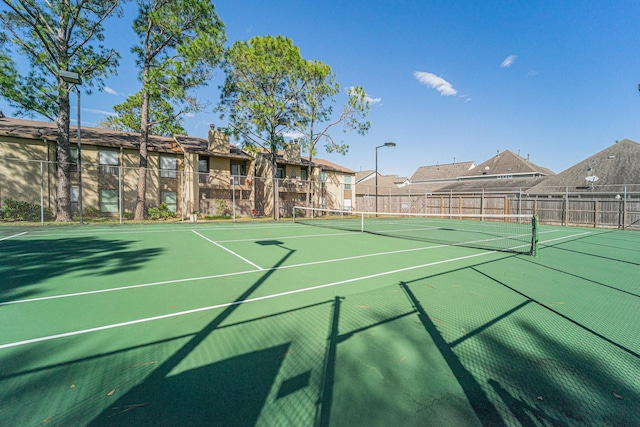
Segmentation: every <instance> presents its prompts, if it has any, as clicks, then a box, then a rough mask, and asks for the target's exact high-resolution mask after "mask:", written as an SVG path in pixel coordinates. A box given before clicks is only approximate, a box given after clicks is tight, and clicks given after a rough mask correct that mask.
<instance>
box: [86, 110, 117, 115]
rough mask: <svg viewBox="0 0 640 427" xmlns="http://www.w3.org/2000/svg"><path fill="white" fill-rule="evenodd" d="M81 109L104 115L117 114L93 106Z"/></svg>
mask: <svg viewBox="0 0 640 427" xmlns="http://www.w3.org/2000/svg"><path fill="white" fill-rule="evenodd" d="M82 111H86V112H87V113H95V114H104V115H105V116H116V115H117V114H116V113H114V112H113V111H105V110H96V109H95V108H83V109H82Z"/></svg>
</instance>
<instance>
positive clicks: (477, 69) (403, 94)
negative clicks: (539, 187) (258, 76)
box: [0, 0, 640, 176]
mask: <svg viewBox="0 0 640 427" xmlns="http://www.w3.org/2000/svg"><path fill="white" fill-rule="evenodd" d="M215 5H216V10H217V12H218V15H219V16H220V18H221V19H222V20H223V21H224V23H225V25H226V31H227V38H228V43H232V42H233V41H236V40H247V39H249V38H251V37H253V36H258V35H278V34H282V35H284V36H286V37H289V38H290V39H292V40H293V43H294V44H295V45H296V46H298V47H299V48H300V51H301V54H302V56H303V57H304V58H305V59H313V60H320V61H322V62H324V63H326V64H328V65H330V66H331V67H332V68H333V70H334V72H335V73H336V76H337V79H338V81H339V82H340V84H341V85H342V88H343V89H344V90H346V88H348V87H350V86H354V85H360V86H363V87H364V88H365V90H366V92H367V94H368V96H369V97H370V98H371V99H372V101H373V103H372V108H371V113H370V115H369V117H368V119H369V120H370V122H371V130H370V131H369V133H368V134H367V135H366V136H364V137H362V136H359V135H357V134H344V133H343V132H342V131H341V130H336V131H334V133H333V135H334V137H335V138H336V139H338V140H343V141H344V142H345V143H347V144H349V146H350V150H349V153H348V154H347V155H346V156H344V157H343V156H340V155H328V154H326V153H324V152H323V151H322V150H320V152H319V153H318V156H319V157H322V158H325V159H328V160H331V161H334V162H336V163H339V164H342V165H344V166H346V167H349V168H351V169H353V170H355V171H358V170H361V169H362V170H364V169H373V168H374V166H375V147H376V146H377V145H381V144H383V143H384V142H386V141H393V142H395V143H396V144H397V146H396V147H394V148H382V149H380V150H379V151H378V154H379V162H378V169H379V171H380V172H381V173H383V174H396V175H400V176H411V175H412V174H413V173H414V171H415V170H416V169H417V168H418V167H419V166H423V165H433V164H437V163H440V164H443V163H451V162H453V161H454V159H455V161H457V162H460V161H469V160H473V161H475V162H476V163H481V162H483V161H485V160H487V159H488V158H490V157H491V156H493V155H495V154H496V152H497V151H503V150H506V149H508V150H511V151H513V152H514V153H520V155H522V156H523V157H527V156H528V155H529V156H530V159H531V161H532V162H534V163H536V164H538V165H540V166H543V167H547V168H550V169H551V170H553V171H554V172H561V171H563V170H564V169H566V168H568V167H570V166H572V165H573V164H575V163H577V162H579V161H581V160H583V159H584V158H586V157H588V156H591V155H592V154H595V153H596V152H598V151H600V150H602V149H604V148H606V147H608V146H610V145H611V144H613V143H614V142H615V141H616V140H620V139H623V138H629V139H632V140H634V141H640V92H639V91H638V83H640V30H639V28H640V26H639V25H638V21H639V18H640V2H638V1H612V2H603V1H590V0H581V1H566V2H565V1H515V0H512V1H499V0H493V1H490V2H477V1H426V0H422V1H420V0H415V1H410V0H406V1H401V0H396V1H363V0H351V1H334V0H324V1H311V0H307V1H304V0H299V1H295V0H271V1H258V0H233V1H219V2H215ZM126 10H127V14H126V15H125V17H124V18H122V19H119V20H116V19H112V20H110V21H108V23H107V27H108V31H107V34H106V36H107V39H106V43H107V44H113V45H114V46H115V47H116V48H117V49H118V50H119V51H120V52H121V54H122V58H121V61H120V67H119V70H118V75H117V76H113V77H110V78H109V79H108V80H106V88H105V91H103V92H94V93H92V94H91V95H85V96H83V99H82V121H83V125H85V126H93V125H95V124H96V123H97V121H98V120H100V119H101V118H103V117H104V114H105V112H107V113H108V112H109V111H111V107H112V106H113V105H115V104H117V103H120V102H122V101H124V99H125V97H126V95H129V94H132V93H134V92H136V91H137V90H138V89H139V82H138V81H137V70H136V68H135V64H134V60H133V57H132V55H131V54H130V52H129V51H130V47H131V44H132V42H134V41H135V40H136V38H135V36H134V34H133V32H132V30H131V21H132V19H133V17H134V15H135V13H136V6H135V3H130V4H129V5H127V7H126ZM222 81H223V74H222V72H221V71H218V72H217V74H216V77H215V78H214V79H213V81H211V82H210V84H209V86H208V87H205V88H202V89H200V90H199V91H198V96H199V97H200V98H201V99H205V100H208V101H210V102H211V104H212V105H215V104H216V103H217V101H218V98H219V91H218V86H219V85H220V84H222ZM345 98H346V97H345V94H344V92H343V94H342V95H341V96H340V97H339V98H338V104H337V105H341V103H342V102H343V101H344V99H345ZM73 104H74V103H73V102H72V105H73ZM0 108H2V109H3V111H5V114H7V113H9V114H11V113H12V110H11V108H9V107H8V106H7V104H6V103H5V102H3V101H0ZM73 108H74V109H73V110H72V115H75V106H74V107H73ZM209 123H214V124H216V125H219V126H224V125H225V124H226V123H225V121H223V120H220V118H219V117H218V115H217V114H214V113H212V112H205V113H199V114H196V115H194V116H192V117H187V118H186V119H185V121H184V125H185V127H186V129H187V130H188V132H189V134H190V135H193V136H200V137H206V134H207V130H208V128H209Z"/></svg>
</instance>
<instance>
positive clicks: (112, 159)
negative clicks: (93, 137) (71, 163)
mask: <svg viewBox="0 0 640 427" xmlns="http://www.w3.org/2000/svg"><path fill="white" fill-rule="evenodd" d="M76 154H77V153H76ZM98 162H99V163H100V166H99V172H100V173H102V174H108V175H118V152H117V151H112V150H98Z"/></svg>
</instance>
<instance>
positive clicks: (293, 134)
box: [282, 132, 304, 139]
mask: <svg viewBox="0 0 640 427" xmlns="http://www.w3.org/2000/svg"><path fill="white" fill-rule="evenodd" d="M282 136H284V137H285V138H290V139H300V138H302V137H304V134H303V133H302V132H283V133H282Z"/></svg>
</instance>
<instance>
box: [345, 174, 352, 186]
mask: <svg viewBox="0 0 640 427" xmlns="http://www.w3.org/2000/svg"><path fill="white" fill-rule="evenodd" d="M344 189H345V190H351V175H345V176H344Z"/></svg>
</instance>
